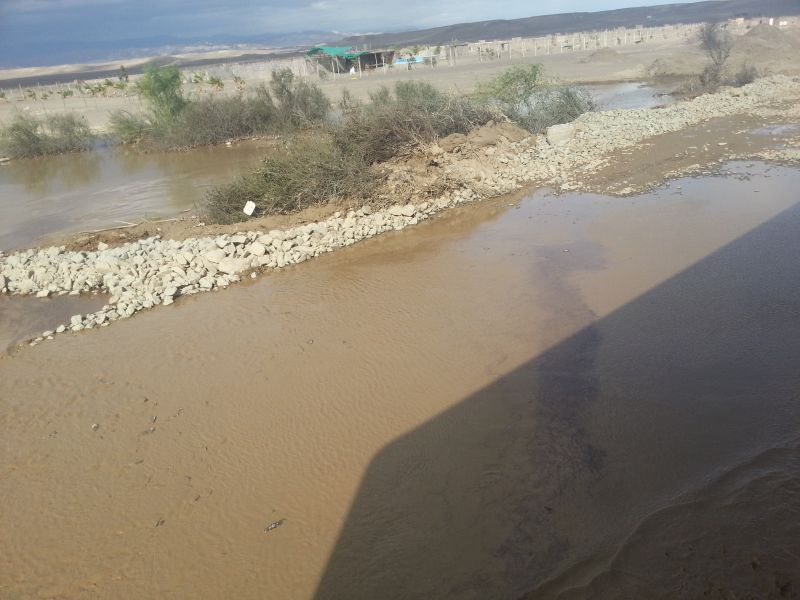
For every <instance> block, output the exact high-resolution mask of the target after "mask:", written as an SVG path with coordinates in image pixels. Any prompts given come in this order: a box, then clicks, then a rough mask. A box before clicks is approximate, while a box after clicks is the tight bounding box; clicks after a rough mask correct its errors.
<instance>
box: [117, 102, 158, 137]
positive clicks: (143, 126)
mask: <svg viewBox="0 0 800 600" xmlns="http://www.w3.org/2000/svg"><path fill="white" fill-rule="evenodd" d="M109 128H110V129H111V131H112V133H113V134H114V137H115V138H116V139H117V141H119V142H120V143H122V144H137V143H139V142H141V141H142V140H144V139H146V138H148V137H152V136H153V134H154V132H155V131H157V129H158V128H157V127H156V126H155V125H154V124H153V122H152V121H151V120H150V118H149V117H148V116H147V115H135V114H133V113H131V112H128V111H127V110H117V111H114V112H112V113H111V117H110V120H109Z"/></svg>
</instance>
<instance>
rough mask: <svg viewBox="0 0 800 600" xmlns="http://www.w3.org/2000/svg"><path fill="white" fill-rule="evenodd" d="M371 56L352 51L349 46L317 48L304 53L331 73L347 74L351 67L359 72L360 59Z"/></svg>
mask: <svg viewBox="0 0 800 600" xmlns="http://www.w3.org/2000/svg"><path fill="white" fill-rule="evenodd" d="M368 54H372V53H370V52H367V51H354V50H353V49H352V48H351V47H350V46H317V47H316V48H312V49H311V50H309V51H308V52H306V56H308V57H309V58H313V59H314V60H315V61H316V63H317V64H318V65H322V66H323V67H324V68H325V69H327V70H328V71H330V72H332V73H347V72H348V71H349V70H350V68H351V67H354V66H355V67H356V68H357V69H358V70H359V71H361V66H362V65H361V61H360V59H361V57H362V56H365V55H368Z"/></svg>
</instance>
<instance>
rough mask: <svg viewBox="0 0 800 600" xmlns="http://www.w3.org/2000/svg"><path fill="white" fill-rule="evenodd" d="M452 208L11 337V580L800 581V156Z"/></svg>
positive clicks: (453, 590) (772, 588) (612, 585)
mask: <svg viewBox="0 0 800 600" xmlns="http://www.w3.org/2000/svg"><path fill="white" fill-rule="evenodd" d="M730 169H731V171H732V172H733V173H732V174H729V175H727V176H725V177H715V178H704V179H694V180H692V179H686V180H679V181H674V182H672V184H671V185H670V186H668V187H666V186H665V187H663V188H661V189H659V190H657V191H655V192H653V193H650V194H647V195H643V196H637V197H631V198H607V197H603V196H595V195H578V194H574V195H563V196H552V195H548V194H547V193H546V192H539V193H537V194H535V195H533V196H532V197H530V198H526V199H523V200H522V201H520V202H519V203H517V204H515V205H514V206H509V205H508V203H509V201H508V200H507V199H506V200H505V201H500V200H498V201H489V202H485V203H482V204H479V205H474V206H468V207H464V208H461V209H458V210H453V211H450V212H448V213H447V214H445V215H441V216H440V217H439V218H437V219H434V220H432V221H430V222H427V223H424V224H421V225H419V226H417V227H414V228H412V229H411V230H406V231H403V232H399V233H398V234H390V235H384V236H381V237H380V238H375V239H373V240H370V241H369V242H365V243H362V244H358V245H356V246H354V247H351V248H347V249H344V250H341V251H337V252H336V253H334V254H332V255H329V256H325V257H322V258H319V259H317V260H314V261H312V262H310V263H305V264H303V265H300V266H298V267H295V268H290V269H287V270H285V271H283V272H276V273H273V274H270V275H268V276H265V277H263V278H261V279H259V280H258V281H256V282H255V283H252V284H242V285H238V286H234V287H232V288H230V289H228V290H225V291H221V292H217V293H216V294H213V295H212V294H208V295H201V296H195V297H191V298H188V299H184V300H181V301H180V302H178V303H176V304H175V305H172V306H170V307H160V308H158V309H155V310H152V311H149V312H147V313H143V314H141V315H137V316H136V317H134V318H132V319H129V320H127V321H124V322H120V323H115V324H114V325H113V326H111V327H107V328H104V329H101V330H96V331H88V332H81V333H79V334H69V335H64V336H60V337H58V338H56V340H55V341H53V342H48V343H46V344H43V345H40V346H37V347H35V348H28V347H24V348H23V349H22V350H21V351H20V352H18V353H16V354H14V355H11V356H5V357H0V382H2V387H1V388H0V428H2V432H3V435H2V438H1V439H2V441H0V487H1V488H2V499H3V502H2V510H0V532H2V535H0V555H2V556H3V561H2V564H0V597H3V598H29V597H38V598H282V599H283V598H287V599H295V598H296V599H310V598H315V599H327V598H337V599H338V598H346V599H348V600H350V599H362V598H363V599H375V598H389V599H393V598H465V599H467V598H468V599H485V598H520V597H523V596H525V595H526V594H527V595H528V596H527V597H529V598H552V597H558V596H559V594H561V597H564V598H694V597H701V596H703V594H704V593H708V594H709V595H710V597H719V598H723V597H734V596H733V594H735V596H736V597H758V598H766V597H781V594H783V595H784V596H786V595H790V593H796V591H797V589H798V587H800V576H798V573H800V568H799V567H800V535H799V534H800V531H798V529H799V528H800V518H798V517H800V452H798V446H797V444H798V431H800V429H799V428H798V426H800V402H799V401H800V396H799V394H800V369H798V356H800V262H798V260H797V255H798V250H799V249H800V248H799V247H798V246H799V245H800V204H798V202H797V194H796V190H797V189H798V186H800V172H798V170H796V169H795V170H792V169H789V168H779V167H766V166H763V165H751V166H749V167H748V166H747V165H745V164H742V163H737V164H734V165H730Z"/></svg>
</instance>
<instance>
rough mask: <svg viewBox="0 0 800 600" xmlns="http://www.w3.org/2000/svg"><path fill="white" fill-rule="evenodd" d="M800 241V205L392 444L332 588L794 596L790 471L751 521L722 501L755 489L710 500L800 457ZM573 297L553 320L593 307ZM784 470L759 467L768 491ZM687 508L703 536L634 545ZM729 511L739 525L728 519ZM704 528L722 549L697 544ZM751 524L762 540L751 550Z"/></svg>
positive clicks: (440, 593) (356, 507)
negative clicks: (629, 556) (737, 475)
mask: <svg viewBox="0 0 800 600" xmlns="http://www.w3.org/2000/svg"><path fill="white" fill-rule="evenodd" d="M799 246H800V204H796V205H794V206H792V207H791V208H789V209H787V210H785V211H784V212H783V213H781V214H779V215H778V216H777V217H775V218H773V219H771V220H769V221H767V222H766V223H764V224H762V225H760V226H759V227H757V228H756V229H754V230H752V231H750V232H749V233H747V234H745V235H743V236H742V237H740V238H739V239H737V240H735V241H733V242H732V243H730V244H728V245H727V246H725V247H723V248H721V249H720V250H718V251H716V252H714V253H713V254H711V255H709V256H708V257H706V258H704V259H703V260H701V261H700V262H698V263H696V264H694V265H693V266H691V267H689V268H687V269H686V270H684V271H683V272H681V273H679V274H678V275H675V276H674V277H672V278H671V279H669V280H667V281H665V282H664V283H662V284H660V285H658V286H657V287H655V288H654V289H652V290H650V291H648V292H647V293H645V294H643V295H641V296H640V297H638V298H637V299H635V300H633V301H631V302H630V303H628V304H627V305H625V306H623V307H622V308H620V309H618V310H615V311H614V312H612V313H611V314H609V315H608V316H606V317H604V318H602V319H600V320H597V321H594V322H592V321H591V319H590V318H589V319H588V320H587V321H588V323H587V325H586V326H585V327H584V328H583V329H582V330H581V331H579V332H578V333H577V334H575V335H573V336H571V337H569V338H568V339H566V340H565V341H563V342H561V343H558V344H557V345H556V346H554V347H552V348H551V349H549V350H548V351H546V352H545V353H543V354H541V355H540V356H538V357H536V358H535V359H533V360H531V361H529V362H528V363H526V364H524V365H523V366H521V367H519V368H517V369H515V370H513V371H512V372H510V373H508V374H507V375H505V376H503V377H501V378H500V379H498V380H497V381H495V382H494V383H493V384H492V385H490V386H488V387H486V388H484V389H482V390H481V391H479V392H477V393H475V394H474V395H472V396H470V397H468V398H467V399H465V400H464V401H463V402H461V403H460V404H459V405H457V406H456V407H454V408H452V409H450V410H448V411H446V412H444V413H442V414H441V415H439V416H438V417H436V418H435V419H433V420H431V421H429V422H427V423H426V424H425V425H423V426H421V427H419V428H417V429H415V430H413V431H411V432H409V433H408V434H407V435H405V436H403V437H401V438H399V439H396V440H394V441H392V442H391V443H389V444H388V445H387V446H386V447H385V448H384V449H383V450H382V451H381V452H380V453H379V454H378V455H377V456H375V458H374V459H373V460H372V461H371V463H370V465H369V467H368V469H367V470H366V472H365V474H364V476H363V480H362V482H361V485H360V488H359V489H358V491H357V493H356V496H355V498H354V501H353V503H352V506H351V509H350V511H349V514H348V515H347V517H346V520H345V522H344V525H343V528H342V530H341V532H340V536H339V538H338V541H337V543H336V545H335V547H334V549H333V552H332V554H331V557H330V560H329V562H328V565H327V567H326V569H325V572H324V574H323V576H322V578H321V581H320V583H319V586H318V588H317V592H316V594H315V597H316V598H317V599H318V600H327V599H338V598H347V599H361V598H364V599H366V598H370V599H374V598H382V599H392V598H476V599H477V598H519V597H522V596H525V597H529V598H550V597H557V596H558V594H559V593H560V592H562V591H563V590H568V589H571V590H572V591H571V592H569V594H574V596H573V595H570V596H569V597H592V598H598V597H601V598H617V597H624V598H627V597H631V598H633V597H640V598H641V597H645V596H642V594H645V595H646V597H651V598H653V597H664V598H672V597H684V598H686V597H702V596H703V593H704V592H705V591H708V589H711V591H712V592H718V593H720V594H728V593H735V594H737V597H751V596H742V595H738V594H749V593H754V594H756V595H755V596H752V597H767V595H768V594H773V593H774V594H776V595H775V597H781V596H782V593H781V590H784V591H785V590H787V589H788V590H791V589H794V590H795V591H796V590H797V589H798V587H800V576H798V573H800V568H798V566H799V564H800V558H798V557H800V537H798V536H796V535H793V533H792V532H794V533H797V532H796V531H795V530H796V529H797V527H794V525H792V524H790V523H786V522H783V521H782V520H783V519H785V518H786V517H787V514H788V515H790V516H793V517H794V522H795V523H796V522H798V519H797V517H798V516H800V486H798V485H797V482H798V479H795V478H793V477H791V476H789V477H786V476H785V477H784V478H783V479H780V478H778V479H776V480H775V482H774V483H775V485H776V486H778V487H777V488H776V489H769V486H767V488H765V490H764V491H763V493H762V495H761V496H754V497H753V498H752V499H751V500H750V501H749V504H745V505H744V509H743V510H741V511H739V512H736V513H730V514H729V513H725V512H724V511H722V510H717V509H719V507H720V506H723V507H724V506H729V505H730V504H731V502H736V501H741V500H742V498H743V497H744V496H743V495H742V494H740V493H739V492H737V491H736V490H737V489H739V488H731V490H732V491H730V492H729V493H730V494H731V495H730V496H725V497H723V498H722V499H721V500H719V499H718V500H719V501H718V502H717V503H716V504H715V503H714V502H711V501H710V500H709V501H708V502H707V503H706V504H705V505H704V504H703V501H704V494H706V495H707V496H708V498H711V496H712V495H713V494H712V493H711V492H708V491H705V492H704V490H707V489H708V486H709V483H710V482H713V481H715V480H716V481H718V480H719V478H720V476H721V474H722V473H723V472H725V471H726V470H728V469H731V468H732V467H733V466H734V465H737V464H742V463H744V462H746V461H748V460H752V459H753V457H756V456H759V455H760V454H761V453H765V452H766V453H767V459H765V460H768V459H769V452H774V450H770V448H775V447H780V446H786V447H789V449H787V450H781V451H780V452H789V453H796V452H797V450H796V449H793V444H794V443H795V442H794V441H793V440H794V436H795V435H796V433H797V431H798V425H800V403H798V393H800V368H798V357H800V261H798V260H797V258H796V257H797V251H798V247H799ZM552 258H553V260H568V258H567V257H566V256H565V257H563V258H560V257H557V256H553V257H552ZM562 283H563V285H569V283H568V281H567V280H566V279H565V280H564V281H563V282H562ZM556 289H557V286H556ZM573 296H574V294H573ZM578 297H580V296H579V295H578ZM557 301H558V300H557V298H553V302H554V306H553V309H554V310H556V311H558V310H576V311H581V310H586V311H588V309H587V308H586V307H583V306H580V305H579V304H580V303H581V300H576V301H575V302H577V303H578V305H575V306H570V305H569V303H567V304H566V305H564V306H558V305H557ZM589 312H590V311H589ZM781 460H783V459H781ZM790 462H791V461H790ZM798 463H800V461H798V460H797V457H796V456H795V458H794V462H793V463H792V464H794V465H795V466H797V464H798ZM771 468H772V467H770V465H769V464H765V465H762V466H761V467H759V468H758V469H755V470H752V469H751V471H752V472H753V477H754V478H756V479H758V481H761V479H759V478H761V477H762V476H763V475H764V473H770V472H771V471H770V469H771ZM775 469H778V470H779V468H778V467H774V469H773V470H775ZM734 472H735V469H734ZM748 472H750V471H748ZM784 473H785V472H784ZM795 474H796V475H800V468H798V469H796V470H795ZM726 477H729V478H730V477H731V475H730V473H729V474H728V475H726ZM768 481H771V480H768ZM787 482H788V483H787ZM792 482H793V483H792ZM762 483H763V482H762ZM748 485H749V484H747V485H745V488H747V489H750V488H749V487H748ZM718 491H719V490H717V491H716V492H714V493H717V492H718ZM689 497H691V498H694V499H695V500H696V502H699V505H697V504H696V505H695V509H696V508H697V506H701V508H702V507H703V506H705V512H703V511H702V510H701V511H700V512H699V513H697V514H696V515H695V517H696V518H695V520H694V521H692V522H693V523H694V525H693V529H692V528H689V529H687V528H683V529H682V528H681V527H678V526H676V527H674V528H672V527H671V524H672V523H676V522H678V521H679V519H677V517H675V516H674V515H672V516H671V517H670V518H669V519H667V520H665V521H663V522H661V523H660V525H659V524H658V522H656V524H657V525H658V526H650V527H649V528H644V529H640V530H638V531H637V534H636V535H635V536H633V537H628V536H629V535H630V534H631V532H633V531H636V530H637V526H639V525H640V524H641V523H642V522H646V521H648V518H650V521H651V522H652V515H654V514H656V513H657V512H658V511H660V510H662V509H664V508H665V507H668V506H672V507H680V505H679V504H676V501H677V499H679V498H680V499H681V501H683V500H685V499H686V498H689ZM708 498H705V500H708ZM773 498H780V502H781V510H777V509H778V507H776V506H774V505H773V504H771V502H773V501H774V500H772V499H773ZM715 507H716V508H715ZM672 510H680V508H673V509H672ZM787 511H788V512H787ZM725 514H729V517H730V518H735V519H736V521H733V522H727V523H726V522H719V521H720V519H721V518H722V517H721V516H720V515H725ZM734 515H735V516H734ZM712 521H714V526H713V527H712V526H711V522H712ZM688 522H689V521H687V523H688ZM706 523H708V527H709V529H708V535H709V536H711V537H710V538H709V539H708V540H707V545H706V546H705V547H698V546H696V545H695V546H692V543H690V542H689V541H687V539H685V538H682V537H681V535H684V534H685V535H687V536H688V535H689V534H690V533H692V534H694V535H696V534H697V533H698V529H700V530H701V531H702V529H703V527H704V526H705V524H706ZM790 525H791V526H790ZM748 527H749V528H750V529H751V530H753V531H757V532H758V535H753V536H751V537H749V538H748V541H747V543H744V542H742V540H741V539H737V535H738V532H740V531H744V530H747V528H748ZM690 529H691V531H690ZM634 542H635V543H636V544H638V546H637V547H638V548H640V549H641V550H642V554H643V555H644V554H646V552H647V550H648V549H649V548H651V547H652V546H653V545H654V544H656V542H658V544H661V545H663V546H664V548H665V549H664V550H663V552H660V553H655V554H653V553H651V554H652V560H649V561H647V562H646V563H645V564H641V563H636V561H635V560H633V566H632V567H631V571H630V572H628V571H627V570H626V568H625V564H619V563H618V562H617V563H613V562H612V559H613V557H614V555H615V553H616V554H617V557H618V559H619V557H620V556H623V557H624V555H625V553H624V552H622V553H620V548H625V547H626V545H627V544H633V543H634ZM659 548H660V546H659ZM709 548H713V549H714V553H716V554H714V553H712V552H711V550H710V549H709ZM720 548H721V549H722V550H720ZM670 552H672V553H673V554H670ZM726 553H727V554H726ZM634 554H635V553H634ZM718 555H719V556H723V555H724V556H726V558H725V559H724V560H723V559H722V558H719V556H718ZM676 556H680V557H681V560H683V562H682V563H679V564H678V563H676V562H675V560H676V559H675V557H676ZM754 556H760V557H761V558H760V559H754V558H753V557H754ZM792 556H794V557H795V558H794V559H792V558H791V557H792ZM755 560H760V561H761V562H760V563H759V565H760V566H759V567H758V568H757V567H755V566H753V565H754V564H755V563H754V562H752V561H755ZM792 560H794V561H795V562H794V570H792V569H793V567H792V563H791V562H790V561H792ZM751 563H752V564H751ZM610 564H611V565H613V568H614V569H615V571H614V573H615V577H609V576H608V572H607V569H608V568H609V565H610ZM676 564H677V566H676ZM776 573H777V574H781V577H782V579H781V578H778V577H777V575H775V574H776ZM559 574H561V577H560V579H559V580H558V581H557V584H558V585H554V583H553V580H554V578H555V577H556V576H558V575H559ZM603 574H604V575H603ZM601 575H602V576H601ZM593 579H594V580H595V584H594V587H593V588H592V590H591V594H589V593H588V592H586V594H587V595H585V596H584V595H582V594H583V592H581V589H580V588H581V586H583V585H585V584H587V583H589V582H590V581H592V580H593ZM777 579H780V583H777V582H776V581H777ZM709 581H711V582H712V583H713V586H716V587H713V586H712V587H711V588H709V587H708V586H709V585H710V584H709ZM604 582H605V587H604V585H603V584H604ZM631 582H634V583H635V585H634V583H631ZM792 585H793V586H794V588H792V587H791V586H792ZM776 586H777V587H776ZM781 586H783V587H781ZM787 586H788V587H787ZM531 590H533V591H531ZM719 590H721V591H719ZM526 594H528V595H527V596H526ZM714 597H733V596H727V595H725V596H723V595H720V596H714Z"/></svg>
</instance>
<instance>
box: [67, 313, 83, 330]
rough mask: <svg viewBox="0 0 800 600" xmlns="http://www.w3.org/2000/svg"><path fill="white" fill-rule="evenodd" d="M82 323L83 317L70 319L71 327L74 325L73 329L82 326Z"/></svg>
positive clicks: (74, 316) (73, 316) (75, 316)
mask: <svg viewBox="0 0 800 600" xmlns="http://www.w3.org/2000/svg"><path fill="white" fill-rule="evenodd" d="M82 321H83V315H72V316H71V317H70V319H69V323H70V325H72V327H75V326H76V325H80V324H81V322H82Z"/></svg>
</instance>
